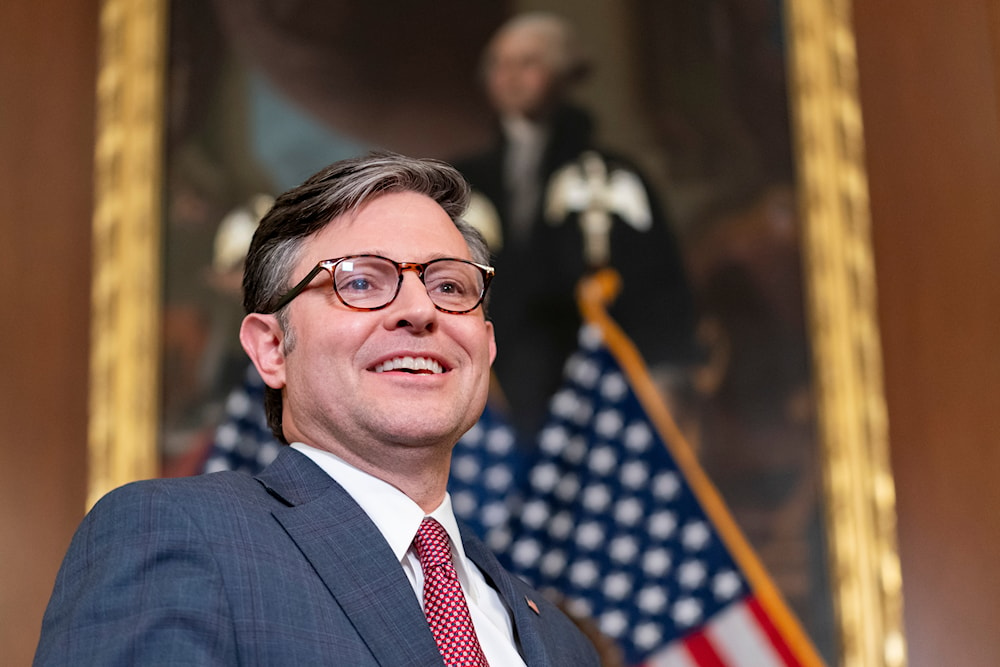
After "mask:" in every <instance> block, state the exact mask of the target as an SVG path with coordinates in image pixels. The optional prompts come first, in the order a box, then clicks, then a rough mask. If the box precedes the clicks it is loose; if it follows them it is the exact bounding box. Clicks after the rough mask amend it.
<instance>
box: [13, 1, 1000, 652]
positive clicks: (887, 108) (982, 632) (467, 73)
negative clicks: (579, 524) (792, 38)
mask: <svg viewBox="0 0 1000 667" xmlns="http://www.w3.org/2000/svg"><path fill="white" fill-rule="evenodd" d="M467 4H468V3H459V2H448V1H442V2H436V3H428V5H427V7H424V8H422V9H424V10H426V11H415V10H413V3H399V5H398V6H397V5H394V4H391V3H386V4H385V5H383V4H381V3H350V2H342V3H336V2H330V3H310V2H290V1H285V2H281V1H277V0H275V1H272V2H261V3H252V4H251V3H241V2H236V1H235V0H219V1H218V2H216V3H214V4H208V3H195V2H183V1H177V2H174V3H173V4H172V5H171V7H172V9H171V11H172V26H173V31H172V33H171V42H170V43H171V61H170V69H169V70H168V71H169V74H170V76H169V79H168V81H169V90H170V98H169V99H170V102H169V105H168V128H167V129H168V131H167V135H166V139H167V156H166V157H167V159H168V163H167V164H168V169H167V173H166V176H167V185H166V187H167V192H168V193H169V199H168V202H167V203H168V215H167V224H166V225H165V231H164V234H165V238H164V241H165V252H166V255H165V258H166V262H165V266H166V271H167V273H166V278H167V283H166V284H167V290H166V292H165V294H164V306H165V312H166V313H167V314H168V317H167V318H166V320H165V322H166V324H167V326H166V328H165V332H164V336H165V340H166V341H167V348H166V350H165V354H166V355H167V357H166V358H167V359H168V360H170V363H168V364H166V367H167V368H169V369H171V373H168V374H165V377H164V383H165V386H164V396H165V403H164V408H163V411H164V433H163V447H164V453H163V458H164V468H165V470H166V471H170V470H171V469H176V470H178V471H181V472H183V471H184V465H186V464H187V463H186V462H187V461H188V459H187V458H185V457H186V456H187V455H188V454H189V453H190V452H191V451H192V450H193V449H195V450H196V449H197V447H198V438H199V434H200V433H201V432H202V430H203V429H204V428H205V427H206V424H210V423H211V420H212V418H213V415H212V414H211V413H208V414H206V413H205V412H202V411H201V409H200V408H199V409H198V410H197V411H195V412H192V409H191V408H190V406H191V405H198V406H204V405H210V404H211V402H212V396H213V391H216V392H217V391H218V389H217V387H218V386H223V387H224V386H225V382H224V381H220V377H221V376H222V374H223V371H222V370H221V369H222V368H223V367H224V365H225V362H224V359H225V354H224V352H220V348H219V345H218V343H217V340H216V338H215V337H214V334H215V333H216V332H217V331H218V330H219V329H220V328H221V329H223V330H224V329H225V328H226V327H230V326H232V321H233V320H232V318H233V317H235V315H233V314H232V313H231V312H228V311H227V310H226V309H225V308H224V307H222V306H221V305H220V304H224V303H229V302H228V301H225V300H224V299H226V298H227V297H225V295H224V294H223V293H222V289H224V287H225V286H224V285H219V284H215V285H214V286H211V287H212V289H209V287H207V285H209V283H208V282H207V276H208V274H207V273H206V271H205V269H206V267H209V266H210V265H211V262H212V248H213V245H212V242H213V240H214V238H215V235H216V232H217V229H218V224H219V221H220V220H221V219H222V218H223V217H224V215H225V213H226V212H227V211H229V210H230V209H231V208H232V207H233V206H235V205H237V204H239V203H241V202H243V201H245V200H246V199H247V198H248V197H249V196H251V195H253V194H254V193H257V192H270V193H272V194H273V193H276V192H278V191H280V190H283V189H285V188H287V187H288V186H290V185H293V184H294V183H296V182H298V181H301V180H302V178H304V177H305V176H307V175H308V174H310V173H312V171H314V170H315V169H316V168H318V167H319V166H322V165H323V164H325V163H327V162H329V161H331V160H333V159H337V158H339V157H343V156H346V155H348V154H351V153H353V152H356V151H358V150H363V149H365V148H368V147H374V146H380V147H386V148H391V149H394V150H399V151H403V152H410V153H414V154H423V155H432V156H435V157H441V158H445V159H452V158H456V157H460V156H462V155H464V154H468V153H470V152H475V151H476V150H479V149H481V148H482V147H484V146H485V145H487V144H488V142H489V141H490V132H491V120H490V110H489V108H488V105H487V104H486V99H485V96H484V95H483V93H482V90H481V86H480V82H479V80H478V78H477V72H478V68H479V58H480V55H481V52H482V49H483V47H484V46H485V43H486V41H487V39H488V38H489V36H490V34H491V33H492V31H493V30H494V29H495V28H496V27H497V26H498V25H499V24H500V22H501V21H502V20H503V19H504V18H506V17H507V16H509V15H510V14H511V13H512V12H513V11H515V10H519V9H525V8H536V7H543V8H548V9H556V10H560V11H561V12H562V13H564V14H565V15H566V16H567V17H568V18H570V19H572V20H573V21H574V22H575V23H576V24H577V27H578V28H579V30H580V33H581V35H582V36H583V41H584V43H585V44H586V45H587V47H588V50H589V51H590V52H591V54H592V56H593V57H594V59H595V62H596V66H595V69H594V72H593V75H592V77H591V79H590V80H589V81H588V82H586V84H585V85H583V86H581V87H580V89H579V91H577V93H576V96H577V97H576V101H577V102H578V103H580V104H581V105H583V106H586V107H587V108H589V109H590V110H591V111H593V113H594V115H595V116H596V117H597V119H598V123H599V125H598V127H599V131H600V133H601V137H600V138H601V141H602V143H603V144H605V145H607V146H609V147H612V148H614V149H615V150H618V151H621V152H624V153H626V154H628V155H629V156H630V157H631V158H632V159H633V160H634V161H635V162H636V164H637V165H639V166H640V167H641V168H642V169H643V170H644V172H645V173H646V175H647V177H648V178H649V180H650V182H651V183H652V184H653V187H654V189H655V190H656V192H657V193H658V195H659V196H660V197H661V198H662V199H663V201H664V202H666V206H667V208H668V211H669V214H670V215H669V220H670V222H669V224H670V225H671V226H672V231H673V232H674V233H675V234H676V235H677V236H678V238H679V239H680V240H681V245H682V247H683V250H684V257H685V266H686V269H687V272H688V277H689V279H690V281H691V286H692V290H693V292H694V294H695V295H696V297H697V303H698V304H699V312H700V314H701V316H702V318H703V322H708V323H709V324H711V325H712V326H707V327H705V328H704V329H703V331H708V334H707V335H708V338H707V339H705V345H706V346H707V347H708V348H709V349H710V350H712V349H714V348H713V347H712V346H713V344H718V340H719V337H718V336H719V332H720V331H721V332H729V335H728V336H727V337H725V338H724V340H726V341H728V346H727V347H726V348H725V349H726V350H728V351H729V353H730V355H731V356H730V357H728V358H727V359H728V360H729V363H728V364H727V365H726V366H725V368H726V373H725V374H723V375H721V376H719V375H718V374H716V375H712V374H711V372H709V373H708V376H707V378H706V377H704V375H705V374H704V373H703V374H701V375H699V376H697V379H698V380H699V381H700V384H698V383H695V385H696V389H697V390H698V391H700V392H701V393H699V394H697V395H696V399H697V400H696V401H694V402H693V403H691V404H686V403H683V402H682V403H681V404H680V412H681V416H682V418H683V419H682V422H683V425H684V426H685V428H686V429H687V432H688V434H689V436H690V437H691V438H692V440H693V441H694V442H695V443H696V444H697V445H698V446H699V449H700V452H701V453H702V456H703V458H704V460H705V462H706V467H707V468H708V470H709V473H710V474H711V475H712V476H713V479H715V480H716V482H717V483H718V484H719V486H720V487H721V488H722V490H723V493H724V494H725V495H726V497H727V500H728V502H729V503H730V505H731V506H732V508H733V511H734V513H735V514H736V517H737V520H738V521H740V523H741V525H742V526H743V527H744V530H746V531H747V533H748V536H749V537H750V538H751V541H752V542H754V545H755V547H756V548H757V549H758V550H759V551H760V553H761V556H762V558H763V559H764V560H765V563H766V564H767V565H768V566H769V568H770V569H772V573H774V574H775V576H776V579H777V580H778V583H779V586H781V588H782V590H783V592H784V593H785V595H786V596H787V597H789V599H790V601H791V602H792V603H793V606H795V607H796V610H797V612H798V613H799V615H800V616H801V617H802V618H803V621H804V623H806V625H807V626H809V627H811V628H815V629H816V630H815V631H813V632H811V634H812V635H813V636H814V639H815V640H816V641H817V643H819V644H821V646H822V645H823V644H824V643H826V642H829V641H831V638H830V636H824V632H825V631H824V630H823V628H829V626H830V619H829V617H828V616H827V614H828V605H829V601H828V600H824V586H825V585H826V583H827V582H825V581H823V576H822V565H823V560H822V553H818V552H817V551H816V548H815V543H814V542H810V541H809V540H810V534H811V531H815V530H820V531H821V529H822V527H821V526H819V527H818V528H817V525H818V524H817V522H818V518H817V517H818V515H819V509H820V508H819V505H818V503H819V497H818V492H817V490H816V488H815V478H814V477H813V475H814V473H815V465H816V460H815V457H816V443H815V437H814V434H813V427H814V422H813V419H814V416H813V415H812V414H811V412H810V409H809V406H810V398H809V397H810V394H811V390H812V388H811V379H810V377H809V369H808V335H807V333H806V329H805V325H804V316H803V314H802V310H801V292H800V290H801V283H800V275H799V271H800V267H799V264H798V261H799V255H798V245H797V243H798V239H797V235H796V230H797V223H796V221H795V214H794V211H795V207H794V199H793V198H794V182H793V174H794V165H793V163H792V159H791V148H790V146H791V141H790V134H789V129H788V116H787V106H786V105H787V91H786V89H785V74H784V69H783V67H784V65H783V57H784V48H785V46H786V45H785V44H784V42H783V39H782V31H781V19H782V16H781V7H780V4H779V3H776V2H768V1H763V0H762V1H759V2H755V1H752V0H743V1H737V0H732V1H728V2H726V1H721V0H720V1H718V2H706V3H699V4H698V5H697V7H698V8H697V9H695V8H694V7H695V6H694V5H692V3H686V2H642V1H640V0H634V1H631V2H626V3H611V2H592V3H569V2H565V3H559V2H549V3H521V4H515V3H505V2H492V3H491V2H484V3H479V4H477V5H476V7H477V9H476V11H475V12H474V13H472V14H471V15H470V12H469V10H468V7H467ZM390 5H391V6H392V7H393V8H394V9H396V10H398V11H394V12H393V11H386V10H385V8H386V6H390ZM407 8H409V10H408V11H405V10H406V9H407ZM99 9H100V8H99V3H98V2H97V1H96V0H90V1H80V0H73V1H70V2H67V1H66V0H63V2H59V3H56V2H54V1H53V0H38V1H37V2H35V3H32V4H31V5H30V6H27V5H24V6H18V5H17V4H16V3H8V4H7V5H5V6H3V7H2V8H0V30H3V31H4V37H5V39H4V40H3V46H0V169H2V170H3V172H2V179H0V182H2V183H3V184H4V186H3V190H2V192H4V194H5V196H4V197H3V204H2V206H0V230H2V237H0V267H2V268H0V271H2V272H3V274H2V276H3V284H4V285H5V286H6V287H7V293H8V294H10V295H11V299H12V302H11V303H9V304H8V307H7V308H6V309H5V314H4V324H5V325H6V326H4V327H3V328H2V334H0V335H2V337H3V338H2V342H3V345H2V347H0V349H3V360H4V366H5V367H6V368H11V369H13V370H14V373H13V376H12V378H11V379H10V381H8V383H7V386H6V388H5V389H4V390H3V391H4V393H3V400H2V401H0V405H2V406H3V407H2V409H0V427H2V431H0V432H2V433H3V434H4V435H3V438H4V443H3V448H2V454H0V471H2V472H0V475H2V479H3V482H4V484H3V488H4V492H3V493H4V502H3V508H4V509H3V510H2V511H0V644H2V645H4V646H5V647H8V649H9V650H8V655H9V657H10V663H9V664H28V662H30V656H31V654H32V652H33V649H34V643H35V641H37V633H38V626H39V623H40V619H41V614H42V611H43V609H44V605H45V602H46V601H47V597H48V594H49V591H50V589H51V585H52V580H53V577H54V575H55V571H56V568H57V567H58V563H59V561H60V559H61V557H62V554H63V551H64V550H65V547H66V545H67V544H68V540H69V538H70V536H71V534H72V531H73V529H74V528H75V526H76V524H77V523H78V521H79V519H80V518H81V517H82V514H83V512H84V509H85V507H84V504H85V490H86V480H87V477H86V442H87V400H88V399H87V385H88V369H87V364H88V349H89V348H88V346H89V337H90V327H89V289H90V283H89V279H90V270H91V264H90V261H91V258H90V221H91V211H92V208H91V207H92V205H93V192H92V177H93V150H94V141H93V135H94V132H93V130H94V121H95V117H94V94H95V91H94V83H95V76H96V70H97V48H98V41H97V40H98V17H99ZM852 11H853V12H854V24H855V33H856V38H857V42H858V50H859V70H860V77H861V80H860V84H861V103H862V111H863V116H864V118H863V120H864V124H865V138H866V142H867V147H866V148H867V167H868V170H869V179H870V189H871V202H872V218H873V239H872V240H873V245H874V250H875V254H876V270H877V280H878V288H879V314H880V326H881V329H882V337H883V348H884V361H885V376H886V398H887V400H888V407H889V418H890V437H891V443H892V463H893V472H894V476H895V480H896V486H897V509H898V513H899V542H900V544H899V547H900V555H901V559H902V568H903V576H904V595H905V608H904V618H905V623H906V632H907V638H908V642H909V653H910V664H912V665H940V664H962V665H991V664H996V663H997V662H1000V640H997V639H996V638H995V636H994V635H995V632H994V631H993V630H992V625H993V620H994V619H995V618H997V617H998V615H997V612H998V611H1000V608H998V607H1000V602H998V600H1000V575H998V574H997V573H996V570H995V568H994V566H993V562H994V561H995V559H996V557H997V556H1000V530H998V528H1000V526H998V523H1000V519H998V516H1000V512H997V509H998V508H1000V496H998V491H997V485H996V484H995V483H993V478H994V477H995V475H996V473H997V472H1000V465H998V454H997V450H996V448H995V447H994V446H993V445H994V440H995V438H996V436H998V435H1000V424H998V416H997V415H998V410H997V408H998V407H1000V405H998V404H997V400H996V398H995V394H994V393H993V390H994V388H995V387H996V386H997V381H998V380H1000V361H998V359H997V355H995V354H993V350H992V346H993V345H996V344H997V343H998V342H1000V336H998V333H997V332H998V331H1000V314H998V313H1000V281H997V280H996V278H995V274H996V270H995V269H994V268H993V260H994V258H995V257H997V256H998V255H1000V253H998V251H1000V229H998V226H997V224H996V223H997V219H998V217H997V213H998V209H1000V194H997V188H996V184H997V182H998V178H997V177H998V175H1000V174H998V171H1000V160H998V157H1000V136H998V132H997V130H998V122H997V121H998V115H997V111H998V108H1000V91H998V88H997V84H998V82H1000V74H998V72H1000V58H998V56H997V55H996V54H997V53H998V50H997V40H998V39H1000V7H998V3H996V2H987V1H986V0H980V1H973V0H968V1H965V2H959V3H944V2H943V1H941V0H937V1H935V0H915V3H911V6H910V7H908V8H907V10H906V11H905V12H904V11H903V10H902V9H889V8H880V7H872V6H861V5H860V3H859V6H855V7H853V8H852ZM668 36H669V38H668ZM406 54H411V55H406ZM413 54H420V55H419V57H418V56H416V55H413ZM387 91H389V92H387ZM278 130H281V131H278ZM734 272H735V273H734ZM748 286H749V287H751V288H754V289H752V290H751V291H750V293H749V294H748V293H746V292H745V291H744V292H741V291H740V290H739V289H736V288H744V290H745V289H746V288H747V287H748ZM206 313H208V314H211V315H212V317H206ZM712 316H714V317H712ZM713 333H714V336H715V337H713ZM222 347H223V348H224V347H225V346H224V345H223V346H222ZM744 351H745V352H744ZM207 360H212V361H211V363H209V362H208V361H207ZM206 367H211V368H213V369H215V372H213V373H209V374H207V375H206V373H205V372H204V370H205V368H206ZM716 369H717V367H716V366H711V365H709V366H707V367H706V368H702V369H700V370H707V371H714V370H716ZM762 379H763V380H764V381H763V382H762ZM692 405H693V406H694V407H691V406H692ZM685 406H687V408H688V409H687V410H686V411H685V410H684V407H685ZM734 442H736V443H739V444H740V445H741V447H739V448H738V449H735V450H734V449H733V448H732V443H734ZM727 447H728V448H727ZM720 461H725V463H726V465H725V466H723V465H721V463H719V462H720ZM171 467H173V468H171ZM755 480H756V481H755ZM762 488H765V489H770V490H775V489H779V490H781V492H780V493H778V492H774V493H772V494H771V495H766V496H762V494H761V492H760V490H761V489H762ZM817 567H819V569H818V570H817V569H816V568H817Z"/></svg>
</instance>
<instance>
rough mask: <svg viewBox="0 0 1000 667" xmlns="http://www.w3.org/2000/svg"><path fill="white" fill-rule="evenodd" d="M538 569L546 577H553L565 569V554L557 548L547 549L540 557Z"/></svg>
mask: <svg viewBox="0 0 1000 667" xmlns="http://www.w3.org/2000/svg"><path fill="white" fill-rule="evenodd" d="M539 569H540V570H541V571H542V574H544V575H545V576H546V577H549V578H553V579H554V578H555V577H557V576H559V575H560V574H562V572H563V570H565V569H566V554H565V553H563V552H562V551H561V550H559V549H555V550H552V551H549V552H548V553H547V554H545V556H544V557H543V558H542V563H541V566H540V567H539Z"/></svg>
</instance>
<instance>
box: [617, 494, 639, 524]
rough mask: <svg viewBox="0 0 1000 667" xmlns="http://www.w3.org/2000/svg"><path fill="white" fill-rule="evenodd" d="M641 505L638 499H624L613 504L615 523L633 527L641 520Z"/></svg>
mask: <svg viewBox="0 0 1000 667" xmlns="http://www.w3.org/2000/svg"><path fill="white" fill-rule="evenodd" d="M642 513H643V509H642V503H641V502H639V499H638V498H624V499H622V500H619V501H618V502H617V503H615V521H617V522H618V523H619V524H621V525H623V526H629V527H631V526H634V525H636V524H637V523H639V520H640V519H642Z"/></svg>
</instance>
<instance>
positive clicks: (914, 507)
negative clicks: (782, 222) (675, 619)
mask: <svg viewBox="0 0 1000 667" xmlns="http://www.w3.org/2000/svg"><path fill="white" fill-rule="evenodd" d="M996 9H997V8H996V3H995V2H988V1H987V0H954V1H945V0H912V1H911V2H908V3H903V4H899V3H896V4H893V3H865V2H856V3H855V6H854V20H855V28H856V33H857V39H858V52H859V73H860V82H861V102H862V109H863V113H864V123H865V135H866V142H867V156H868V168H869V178H870V188H871V202H872V218H873V235H874V245H875V256H876V268H877V271H878V286H879V309H880V320H881V327H882V335H883V347H884V357H885V371H886V392H887V401H888V408H889V418H890V431H891V442H892V460H893V468H894V472H895V476H896V486H897V495H898V504H897V508H898V512H899V544H900V555H901V559H902V571H903V591H904V620H905V626H906V632H907V639H908V644H909V654H910V665H912V666H913V667H936V666H938V665H969V666H976V665H984V666H985V665H996V664H1000V634H998V633H997V632H996V623H997V619H998V618H1000V571H998V569H997V562H998V559H1000V483H998V476H1000V453H998V452H1000V447H998V445H1000V442H998V441H1000V398H998V388H1000V354H998V352H997V347H998V345H1000V270H998V269H997V262H998V260H1000V123H998V111H1000V109H998V99H1000V96H998V91H997V89H996V86H997V82H998V81H1000V77H998V60H997V57H996V54H997V43H996V38H997V33H996V31H995V28H996V25H997V24H996V23H995V19H996V16H997V15H996V13H995V12H996Z"/></svg>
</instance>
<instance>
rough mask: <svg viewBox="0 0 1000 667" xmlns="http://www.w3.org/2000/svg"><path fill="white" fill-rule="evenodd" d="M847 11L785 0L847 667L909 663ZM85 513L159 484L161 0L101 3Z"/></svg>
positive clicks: (837, 4)
mask: <svg viewBox="0 0 1000 667" xmlns="http://www.w3.org/2000/svg"><path fill="white" fill-rule="evenodd" d="M850 10H851V3H850V2H849V1H848V0H830V1H829V2H813V1H812V0H785V16H786V37H787V43H788V45H789V47H788V65H789V81H790V90H791V94H790V98H791V99H790V105H791V109H792V117H793V130H794V136H795V155H796V165H797V167H796V168H797V175H798V181H799V185H798V190H799V199H800V208H801V217H802V220H803V225H804V237H803V239H804V240H803V243H804V248H803V254H804V257H805V260H806V262H805V267H806V270H805V273H806V275H805V277H804V280H805V284H806V287H807V292H808V304H809V316H810V321H809V325H810V339H811V342H812V349H813V356H814V375H815V383H816V388H817V396H818V414H819V428H820V441H821V445H822V457H823V469H824V482H825V500H826V507H827V517H826V518H827V523H826V525H827V533H828V541H829V544H830V552H831V553H830V562H831V567H832V576H831V581H832V587H833V598H834V604H835V608H836V615H837V625H838V638H839V653H840V664H841V665H844V666H845V667H848V666H850V667H853V666H856V665H857V666H876V665H885V666H889V667H898V666H901V665H904V664H905V663H906V650H905V641H904V638H903V631H902V590H901V578H900V567H899V562H898V554H897V550H896V542H895V498H894V485H893V480H892V474H891V470H890V466H889V453H888V446H889V445H888V425H887V418H886V408H885V401H884V395H883V389H882V377H881V351H880V342H879V332H878V319H877V305H876V298H875V278H874V265H873V258H872V249H871V242H870V229H869V227H870V216H869V206H868V191H867V179H866V173H865V167H864V144H863V136H862V116H861V109H860V103H859V100H858V91H857V80H856V74H857V62H856V53H855V45H854V36H853V31H852V26H851V12H850ZM100 26H101V56H100V72H99V78H98V126H97V128H96V132H97V142H96V146H97V148H96V156H95V160H96V166H95V172H96V176H95V189H96V196H95V209H94V216H93V238H94V244H93V253H94V255H93V278H92V326H91V331H92V345H91V381H90V419H89V443H88V447H89V464H90V469H89V485H88V506H90V505H92V504H93V503H94V502H96V500H97V499H98V498H99V497H100V496H102V495H103V494H104V493H106V492H107V491H109V490H110V489H112V488H114V487H116V486H119V485H121V484H124V483H126V482H129V481H132V480H135V479H140V478H147V477H154V476H156V475H157V474H158V452H157V427H158V419H159V415H158V410H157V405H158V399H159V397H158V378H159V372H160V369H159V363H160V362H159V354H158V350H159V343H160V340H159V331H160V308H159V294H160V285H161V272H162V261H161V245H160V244H161V241H160V238H161V230H160V220H161V217H162V212H161V210H162V196H163V194H162V192H161V189H162V173H163V167H162V151H163V148H162V135H163V131H164V120H165V119H164V115H165V105H164V102H165V100H164V89H165V63H166V35H167V3H166V1H165V0H104V2H103V3H102V8H101V21H100Z"/></svg>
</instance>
